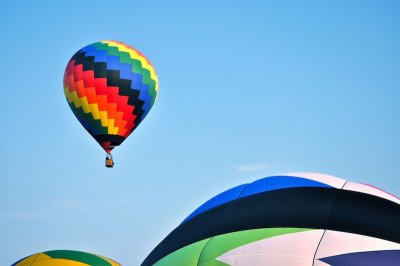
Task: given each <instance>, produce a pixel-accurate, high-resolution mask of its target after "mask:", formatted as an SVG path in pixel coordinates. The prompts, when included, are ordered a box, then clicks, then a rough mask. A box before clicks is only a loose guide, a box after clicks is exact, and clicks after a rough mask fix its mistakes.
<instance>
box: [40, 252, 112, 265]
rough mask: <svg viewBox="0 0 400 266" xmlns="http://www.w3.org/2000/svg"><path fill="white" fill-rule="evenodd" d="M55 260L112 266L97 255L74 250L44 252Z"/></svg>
mask: <svg viewBox="0 0 400 266" xmlns="http://www.w3.org/2000/svg"><path fill="white" fill-rule="evenodd" d="M43 253H44V254H46V255H48V256H49V257H51V258H53V259H66V260H72V261H78V262H82V263H86V264H88V265H91V266H112V265H111V264H110V263H109V262H108V261H106V260H104V259H103V258H100V257H98V256H96V255H93V254H89V253H85V252H81V251H72V250H52V251H47V252H43Z"/></svg>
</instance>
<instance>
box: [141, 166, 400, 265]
mask: <svg viewBox="0 0 400 266" xmlns="http://www.w3.org/2000/svg"><path fill="white" fill-rule="evenodd" d="M399 224H400V199H399V198H397V197H395V196H393V195H391V194H389V193H386V192H384V191H382V190H380V189H377V188H375V187H373V186H369V185H366V184H360V183H354V182H349V181H346V180H343V179H341V178H337V177H334V176H329V175H324V174H316V173H295V174H285V175H278V176H271V177H267V178H263V179H260V180H257V181H255V182H253V183H250V184H244V185H240V186H237V187H234V188H232V189H229V190H227V191H225V192H223V193H221V194H219V195H217V196H215V197H214V198H212V199H210V200H209V201H207V202H206V203H204V204H203V205H201V206H200V207H199V208H198V209H196V210H195V211H194V212H193V213H192V214H190V215H189V216H188V217H187V218H186V219H185V220H184V221H183V222H182V223H181V224H180V225H179V226H178V227H177V228H176V229H175V230H173V231H172V232H171V233H170V234H169V235H168V236H167V237H166V238H165V239H164V240H163V241H162V242H161V243H160V244H159V245H158V246H157V247H156V248H155V249H154V250H153V251H152V252H151V253H150V255H149V256H148V257H147V258H146V259H145V261H144V262H143V263H142V266H147V265H155V266H166V265H185V266H195V265H201V266H226V265H235V266H248V265H252V266H288V265H296V266H328V265H332V266H337V265H352V266H376V265H385V266H394V265H399V263H400V227H399Z"/></svg>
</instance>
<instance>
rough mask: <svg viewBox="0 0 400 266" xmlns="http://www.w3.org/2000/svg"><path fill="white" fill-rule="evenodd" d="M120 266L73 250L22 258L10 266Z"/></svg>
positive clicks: (96, 256) (106, 259) (42, 253)
mask: <svg viewBox="0 0 400 266" xmlns="http://www.w3.org/2000/svg"><path fill="white" fill-rule="evenodd" d="M30 265H32V266H67V265H68V266H121V264H119V263H117V262H115V261H113V260H111V259H108V258H106V257H103V256H100V255H94V254H90V253H86V252H81V251H73V250H51V251H46V252H41V253H36V254H33V255H30V256H28V257H26V258H23V259H21V260H19V261H17V262H16V263H14V264H13V265H11V266H30Z"/></svg>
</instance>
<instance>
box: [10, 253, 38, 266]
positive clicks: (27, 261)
mask: <svg viewBox="0 0 400 266" xmlns="http://www.w3.org/2000/svg"><path fill="white" fill-rule="evenodd" d="M36 256H37V254H35V255H32V256H29V257H27V258H25V259H24V260H21V261H20V262H18V263H17V264H16V265H15V266H28V265H31V263H32V262H33V261H34V260H35V258H36Z"/></svg>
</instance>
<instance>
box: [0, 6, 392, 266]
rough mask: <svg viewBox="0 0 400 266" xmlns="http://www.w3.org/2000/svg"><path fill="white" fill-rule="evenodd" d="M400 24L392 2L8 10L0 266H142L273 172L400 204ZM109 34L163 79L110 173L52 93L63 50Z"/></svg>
mask: <svg viewBox="0 0 400 266" xmlns="http://www.w3.org/2000/svg"><path fill="white" fill-rule="evenodd" d="M300 2H301V3H300ZM399 13H400V3H399V2H398V1H196V2H195V1H193V2H188V1H180V2H177V1H140V2H139V1H112V2H110V1H61V2H60V1H40V2H38V1H36V2H35V1H25V2H20V1H2V2H1V3H0V24H1V25H2V26H1V37H0V38H1V42H0V51H1V64H0V83H1V87H0V90H1V96H2V102H1V105H0V112H1V116H0V125H1V130H0V138H1V140H2V141H1V155H0V156H1V157H0V159H1V171H0V176H1V178H0V265H10V264H11V263H13V262H15V261H16V260H18V259H20V258H22V257H24V256H26V255H29V254H32V253H35V252H39V251H45V250H51V249H74V250H81V251H87V252H94V253H98V254H102V255H104V256H107V257H110V258H113V259H115V260H117V261H119V262H121V263H122V264H123V265H127V266H130V265H132V266H135V265H139V263H141V262H142V260H143V259H144V258H145V257H146V256H147V254H148V253H149V252H150V251H151V250H152V249H153V248H154V247H155V246H156V244H158V243H159V242H160V241H161V240H162V239H163V238H164V237H165V236H166V235H167V234H168V233H169V232H170V231H171V230H172V229H173V228H175V226H177V225H178V224H179V223H180V222H181V221H182V220H183V219H184V218H185V217H186V216H187V215H188V214H189V213H190V212H191V211H192V210H194V209H195V208H196V207H198V206H199V205H200V204H201V203H203V202H204V201H205V200H207V199H208V198H210V197H212V196H213V195H215V194H217V193H219V192H222V191H223V190H225V189H228V188H230V187H232V186H235V185H238V184H241V183H245V182H251V181H253V180H255V179H258V178H261V177H265V176H268V175H270V174H275V173H281V172H291V171H312V172H322V173H327V174H331V175H336V176H339V177H342V178H345V179H350V180H353V181H357V182H365V183H370V184H373V185H375V186H378V187H380V188H382V189H384V190H387V191H389V192H391V193H393V194H397V195H400V174H399V173H400V74H399V73H400V49H399V47H400V16H399ZM104 39H114V40H119V41H122V42H125V43H128V44H130V45H132V46H134V47H136V48H137V49H139V50H141V51H142V52H143V53H144V54H145V55H146V56H147V57H148V58H149V59H150V60H151V62H152V63H153V65H154V66H155V68H156V71H157V73H158V76H159V95H158V98H157V100H156V103H155V105H154V106H153V109H152V110H151V112H150V113H149V115H148V116H147V117H146V119H145V121H143V123H142V124H141V125H140V126H139V127H138V128H137V129H136V131H135V132H134V133H133V134H132V135H131V136H130V138H129V139H128V140H127V141H125V142H124V144H123V145H122V146H121V147H118V148H117V149H115V150H114V152H113V155H114V159H115V161H116V165H115V168H114V169H106V168H105V167H104V165H103V164H104V157H105V154H104V151H103V150H102V149H101V148H100V146H98V144H97V143H96V142H95V141H94V140H93V139H91V137H90V136H89V135H88V134H87V133H86V131H85V130H84V129H83V127H82V126H81V125H80V124H79V123H78V121H77V120H76V118H75V117H74V116H73V114H72V112H71V110H70V109H69V107H68V105H67V103H66V100H65V98H64V94H63V85H62V76H63V72H64V68H65V65H66V63H67V62H68V60H69V59H70V57H71V56H72V54H73V53H74V52H75V51H77V50H78V49H80V48H81V47H83V46H85V45H87V44H90V43H92V42H96V41H99V40H104Z"/></svg>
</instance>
